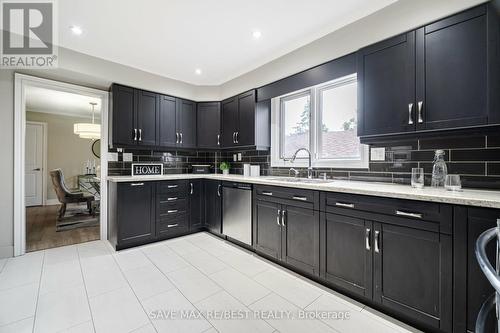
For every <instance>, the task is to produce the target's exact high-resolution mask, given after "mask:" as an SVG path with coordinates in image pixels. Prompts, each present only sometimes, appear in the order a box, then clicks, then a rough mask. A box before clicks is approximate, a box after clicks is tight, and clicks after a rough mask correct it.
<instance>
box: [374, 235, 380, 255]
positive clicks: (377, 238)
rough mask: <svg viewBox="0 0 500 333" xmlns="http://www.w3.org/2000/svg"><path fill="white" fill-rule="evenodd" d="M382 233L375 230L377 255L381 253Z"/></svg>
mask: <svg viewBox="0 0 500 333" xmlns="http://www.w3.org/2000/svg"><path fill="white" fill-rule="evenodd" d="M379 238H380V231H378V230H375V253H380V247H379V244H378V242H379V241H380V239H379Z"/></svg>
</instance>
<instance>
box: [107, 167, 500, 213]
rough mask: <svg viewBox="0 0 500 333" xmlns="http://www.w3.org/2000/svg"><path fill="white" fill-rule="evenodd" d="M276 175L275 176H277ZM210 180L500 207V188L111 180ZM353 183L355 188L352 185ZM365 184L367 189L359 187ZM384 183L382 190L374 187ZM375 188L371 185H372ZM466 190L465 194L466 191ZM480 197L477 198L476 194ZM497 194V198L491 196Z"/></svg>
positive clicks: (230, 177)
mask: <svg viewBox="0 0 500 333" xmlns="http://www.w3.org/2000/svg"><path fill="white" fill-rule="evenodd" d="M273 178H275V177H273ZM183 179H186V180H189V179H209V180H221V181H229V182H231V181H232V182H241V183H251V184H257V185H269V186H281V187H288V188H300V189H307V190H316V191H325V192H338V193H348V194H358V195H369V196H380V197H386V198H395V199H407V200H417V201H427V202H436V203H443V204H454V205H463V206H474V207H484V208H500V191H490V190H477V189H465V190H464V191H463V192H449V191H446V190H445V189H432V188H424V189H422V190H417V189H413V188H411V187H410V186H409V185H399V184H389V183H387V184H385V183H371V182H360V181H341V180H332V182H331V183H319V184H311V183H290V182H285V181H279V180H276V179H269V178H268V177H266V176H262V177H244V176H241V175H228V176H225V175H215V174H172V175H163V176H142V177H132V176H108V177H107V180H108V181H109V182H115V183H122V182H142V181H168V180H183ZM349 185H353V187H349ZM360 186H363V187H364V188H359V187H360ZM376 186H380V187H381V189H376V188H374V187H376ZM370 187H371V188H370ZM418 192H421V193H418ZM464 193H465V194H464ZM474 196H476V197H474ZM488 196H493V198H488Z"/></svg>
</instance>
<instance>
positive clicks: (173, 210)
mask: <svg viewBox="0 0 500 333" xmlns="http://www.w3.org/2000/svg"><path fill="white" fill-rule="evenodd" d="M178 211H179V210H177V209H172V210H167V213H169V214H173V213H177V212H178Z"/></svg>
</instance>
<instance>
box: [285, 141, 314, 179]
mask: <svg viewBox="0 0 500 333" xmlns="http://www.w3.org/2000/svg"><path fill="white" fill-rule="evenodd" d="M301 151H305V152H307V154H308V156H309V164H308V165H309V166H308V167H307V178H309V179H312V177H313V176H312V174H313V172H312V171H313V168H312V164H311V152H310V151H309V149H307V148H299V149H297V151H296V152H295V153H294V154H293V156H292V158H291V159H290V162H292V163H293V162H294V161H295V159H296V158H297V154H298V153H299V152H301Z"/></svg>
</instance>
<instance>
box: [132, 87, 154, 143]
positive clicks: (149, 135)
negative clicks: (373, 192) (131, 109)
mask: <svg viewBox="0 0 500 333" xmlns="http://www.w3.org/2000/svg"><path fill="white" fill-rule="evenodd" d="M136 92H137V131H138V133H137V144H139V145H141V146H155V145H156V143H157V135H156V133H157V125H156V121H157V114H158V99H157V95H156V94H155V93H151V92H148V91H143V90H136Z"/></svg>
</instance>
